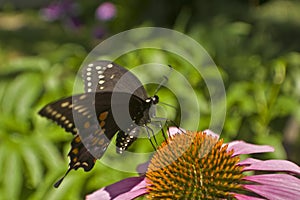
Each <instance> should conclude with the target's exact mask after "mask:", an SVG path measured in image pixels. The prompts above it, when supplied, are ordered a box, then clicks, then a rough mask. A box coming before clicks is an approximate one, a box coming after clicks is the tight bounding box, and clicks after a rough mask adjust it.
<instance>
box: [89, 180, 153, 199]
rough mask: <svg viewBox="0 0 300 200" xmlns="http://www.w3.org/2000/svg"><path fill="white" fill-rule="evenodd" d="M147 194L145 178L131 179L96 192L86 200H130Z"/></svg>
mask: <svg viewBox="0 0 300 200" xmlns="http://www.w3.org/2000/svg"><path fill="white" fill-rule="evenodd" d="M146 192H147V191H146V182H145V177H131V178H127V179H123V180H121V181H119V182H117V183H114V184H112V185H109V186H106V187H104V188H101V189H100V190H97V191H95V192H94V193H92V194H90V195H88V196H86V200H99V199H101V200H111V199H115V200H130V199H134V198H136V197H139V196H141V195H143V194H146Z"/></svg>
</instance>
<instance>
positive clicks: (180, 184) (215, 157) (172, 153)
mask: <svg viewBox="0 0 300 200" xmlns="http://www.w3.org/2000/svg"><path fill="white" fill-rule="evenodd" d="M272 151H274V149H273V147H271V146H266V145H254V144H249V143H246V142H243V141H234V142H230V143H228V144H224V143H223V140H222V139H221V140H219V137H218V136H217V135H216V134H214V133H213V132H211V131H209V130H207V131H203V132H196V131H182V130H180V129H174V128H173V129H171V131H169V138H168V139H167V141H165V142H164V143H162V145H161V146H160V147H159V148H158V150H157V151H156V152H155V153H154V155H153V157H152V158H151V160H150V162H149V165H148V169H147V172H146V174H145V175H143V176H140V177H131V178H128V179H124V180H122V181H120V182H117V183H115V184H113V185H110V186H107V187H104V188H102V189H100V190H98V191H96V192H94V193H92V194H90V195H88V196H87V199H88V200H96V199H120V200H121V199H122V200H124V199H134V198H136V197H138V196H142V195H146V198H148V199H240V200H246V199H247V200H258V199H300V179H299V178H298V177H297V176H299V175H300V167H299V166H298V165H296V164H294V163H292V162H290V161H286V160H265V161H263V160H258V159H253V158H248V159H245V160H243V161H241V160H240V157H239V156H240V155H242V154H252V153H264V152H272ZM249 171H250V172H253V174H252V175H249V173H247V174H246V173H245V172H249ZM258 171H259V172H260V173H259V174H255V172H258ZM266 172H268V173H266ZM270 172H272V173H270Z"/></svg>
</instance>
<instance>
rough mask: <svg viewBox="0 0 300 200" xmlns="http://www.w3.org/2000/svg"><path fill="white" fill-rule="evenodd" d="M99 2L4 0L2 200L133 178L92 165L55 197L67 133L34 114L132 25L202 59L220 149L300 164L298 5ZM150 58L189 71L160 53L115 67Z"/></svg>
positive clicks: (72, 193) (73, 195)
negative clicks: (222, 100) (215, 80)
mask: <svg viewBox="0 0 300 200" xmlns="http://www.w3.org/2000/svg"><path fill="white" fill-rule="evenodd" d="M102 3H104V2H102V1H99V2H95V1H72V0H64V1H60V3H58V2H54V1H42V0H40V1H17V0H15V1H8V0H7V1H3V0H2V1H0V60H1V62H0V172H1V175H0V199H32V200H33V199H83V198H84V196H85V195H86V194H88V193H91V192H92V191H95V190H96V189H98V188H100V187H103V186H105V185H108V184H111V183H114V182H116V181H118V180H121V179H122V178H125V177H128V176H132V175H136V174H129V173H124V172H119V171H117V170H113V169H110V168H109V167H106V166H105V165H103V164H101V163H100V162H98V163H97V164H96V166H95V167H94V169H93V170H91V171H90V172H88V173H85V172H83V170H82V169H80V170H78V171H76V172H75V171H72V172H71V173H70V174H69V175H68V177H67V178H66V179H65V181H64V182H63V183H62V185H61V186H60V188H59V189H54V188H53V183H54V182H55V181H56V180H57V179H58V178H59V177H60V176H61V175H62V174H63V173H64V172H65V170H66V169H67V165H68V158H67V153H68V151H69V149H70V142H71V140H72V135H71V134H69V133H65V132H64V130H63V129H62V128H60V127H58V126H57V125H56V124H54V123H52V122H50V121H49V120H46V119H43V118H41V117H40V116H38V115H37V112H38V110H39V109H40V108H41V107H42V106H44V105H45V104H47V103H49V102H51V101H53V100H56V99H59V98H61V97H65V96H68V95H71V94H72V90H73V83H74V80H75V76H76V73H77V70H78V69H79V67H80V65H81V63H82V61H83V60H84V58H85V56H86V55H87V54H88V53H89V52H90V51H91V50H92V49H93V48H94V47H95V46H96V45H97V44H98V43H99V42H101V41H102V40H104V39H106V38H108V37H110V36H112V35H114V34H116V33H119V32H121V31H125V30H128V29H131V28H136V27H146V26H158V27H165V28H170V29H174V30H177V31H180V32H182V33H184V34H186V35H188V36H190V37H192V38H193V39H195V40H196V41H198V42H199V43H200V44H201V45H203V46H204V48H205V49H206V50H207V51H208V53H209V54H210V55H211V57H212V58H213V59H214V61H215V63H216V64H217V66H218V67H219V70H220V72H221V73H222V77H223V80H224V84H225V87H226V95H227V117H226V122H225V125H224V129H223V132H222V137H224V138H225V141H227V142H228V141H231V140H236V139H240V140H246V141H248V142H252V143H256V144H269V145H272V146H274V147H275V148H276V152H275V153H272V154H265V155H263V156H259V155H256V157H258V158H264V159H270V158H275V159H289V160H292V161H293V162H295V163H297V164H298V165H299V164H300V157H299V150H300V137H299V132H300V131H299V130H300V128H299V124H300V123H299V122H300V106H299V105H300V37H299V35H300V2H299V1H296V0H295V1H291V0H278V1H268V0H248V1H247V0H246V1H241V0H233V1H230V3H229V2H228V1H217V0H213V1H204V0H200V1H199V0H188V1H180V0H174V1H172V2H171V1H151V0H145V1H134V0H127V1H112V2H111V4H110V6H111V7H109V9H111V8H113V10H109V9H108V11H107V12H108V13H106V14H107V15H103V13H104V12H106V11H105V10H104V11H103V10H100V11H101V12H102V13H101V12H100V11H99V10H98V11H97V8H99V6H101V5H102V6H103V4H102ZM99 12H100V13H99ZM104 14H105V13H104ZM154 57H155V58H157V57H159V59H160V60H162V62H164V63H168V62H169V64H171V65H173V66H174V68H175V69H176V66H180V67H182V69H184V70H186V71H184V73H185V74H186V75H187V76H188V75H189V74H190V73H192V72H191V71H189V69H191V70H192V68H190V67H185V66H186V65H187V63H186V62H184V61H182V60H179V59H177V58H176V57H172V56H170V55H168V54H164V52H151V51H145V52H137V53H131V54H130V55H128V56H124V57H122V58H120V59H119V61H118V63H119V64H121V65H123V66H128V67H129V68H130V67H133V66H136V65H139V64H142V63H145V62H151V61H152V58H154ZM191 84H192V86H193V88H194V89H195V90H196V93H197V95H198V97H199V102H200V107H201V111H203V113H201V124H200V125H199V129H205V128H207V126H208V124H209V120H210V113H209V110H208V109H206V107H207V105H209V100H210V97H209V95H208V93H207V91H206V89H205V83H204V82H203V80H202V79H201V77H199V78H197V77H196V78H194V79H193V80H192V81H191ZM149 94H151V92H149ZM159 95H160V96H161V98H163V99H164V100H165V101H166V100H167V102H170V104H172V103H173V101H174V100H172V98H173V97H171V96H170V95H169V96H168V93H166V94H164V91H162V92H161V93H160V94H159ZM182 95H185V94H184V93H183V94H182ZM183 128H185V127H183ZM140 146H141V145H140ZM149 148H151V146H149ZM133 149H139V145H135V146H134V147H133ZM124 164H126V163H124ZM128 164H130V163H128Z"/></svg>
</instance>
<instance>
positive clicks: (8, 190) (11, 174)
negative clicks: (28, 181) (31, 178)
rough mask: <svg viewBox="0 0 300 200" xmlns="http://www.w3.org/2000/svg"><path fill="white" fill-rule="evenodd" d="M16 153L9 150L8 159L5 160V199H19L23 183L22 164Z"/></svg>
mask: <svg viewBox="0 0 300 200" xmlns="http://www.w3.org/2000/svg"><path fill="white" fill-rule="evenodd" d="M21 163H22V162H21V159H20V156H19V155H18V153H17V152H16V151H14V150H11V151H10V155H9V159H6V160H5V168H4V170H3V175H4V181H3V185H4V190H5V193H4V194H2V195H5V197H4V198H5V199H19V198H20V193H21V189H22V184H23V175H22V165H21Z"/></svg>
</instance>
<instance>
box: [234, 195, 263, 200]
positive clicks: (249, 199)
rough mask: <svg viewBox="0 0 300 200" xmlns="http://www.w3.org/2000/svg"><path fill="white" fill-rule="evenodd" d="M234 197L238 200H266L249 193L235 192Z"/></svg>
mask: <svg viewBox="0 0 300 200" xmlns="http://www.w3.org/2000/svg"><path fill="white" fill-rule="evenodd" d="M234 197H235V198H236V199H237V200H264V199H262V198H258V197H252V196H248V195H245V194H234Z"/></svg>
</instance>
